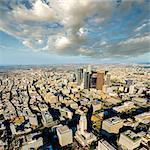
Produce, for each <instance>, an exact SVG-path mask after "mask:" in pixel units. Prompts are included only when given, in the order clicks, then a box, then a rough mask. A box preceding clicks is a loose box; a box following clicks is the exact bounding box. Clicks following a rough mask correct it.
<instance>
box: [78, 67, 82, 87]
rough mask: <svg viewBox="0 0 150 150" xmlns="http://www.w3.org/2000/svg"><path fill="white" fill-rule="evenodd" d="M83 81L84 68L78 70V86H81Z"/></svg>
mask: <svg viewBox="0 0 150 150" xmlns="http://www.w3.org/2000/svg"><path fill="white" fill-rule="evenodd" d="M82 80H83V68H79V69H78V70H77V83H78V85H80V84H81V82H82Z"/></svg>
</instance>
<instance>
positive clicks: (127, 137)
mask: <svg viewBox="0 0 150 150" xmlns="http://www.w3.org/2000/svg"><path fill="white" fill-rule="evenodd" d="M140 143H141V138H140V137H139V136H138V135H137V134H136V133H134V132H133V131H131V130H127V131H125V132H123V133H121V134H120V138H119V144H120V146H121V147H122V148H123V149H127V150H133V149H135V148H137V147H139V146H140Z"/></svg>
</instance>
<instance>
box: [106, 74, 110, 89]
mask: <svg viewBox="0 0 150 150" xmlns="http://www.w3.org/2000/svg"><path fill="white" fill-rule="evenodd" d="M110 79H111V74H110V73H107V74H106V78H105V84H106V85H108V86H109V85H110V83H111V82H110Z"/></svg>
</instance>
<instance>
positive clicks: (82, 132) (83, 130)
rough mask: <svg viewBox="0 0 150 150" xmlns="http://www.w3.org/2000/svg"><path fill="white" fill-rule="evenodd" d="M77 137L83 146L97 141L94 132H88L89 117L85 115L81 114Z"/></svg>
mask: <svg viewBox="0 0 150 150" xmlns="http://www.w3.org/2000/svg"><path fill="white" fill-rule="evenodd" d="M75 139H76V140H77V141H78V142H79V143H80V144H81V145H82V146H83V147H85V146H86V145H90V144H91V143H92V142H93V141H96V136H95V135H94V134H93V133H92V132H87V119H86V116H85V115H81V117H80V121H79V125H78V130H77V132H76V135H75Z"/></svg>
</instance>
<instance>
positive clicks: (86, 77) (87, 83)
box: [84, 72, 90, 89]
mask: <svg viewBox="0 0 150 150" xmlns="http://www.w3.org/2000/svg"><path fill="white" fill-rule="evenodd" d="M89 88H90V73H89V72H84V89H89Z"/></svg>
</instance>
